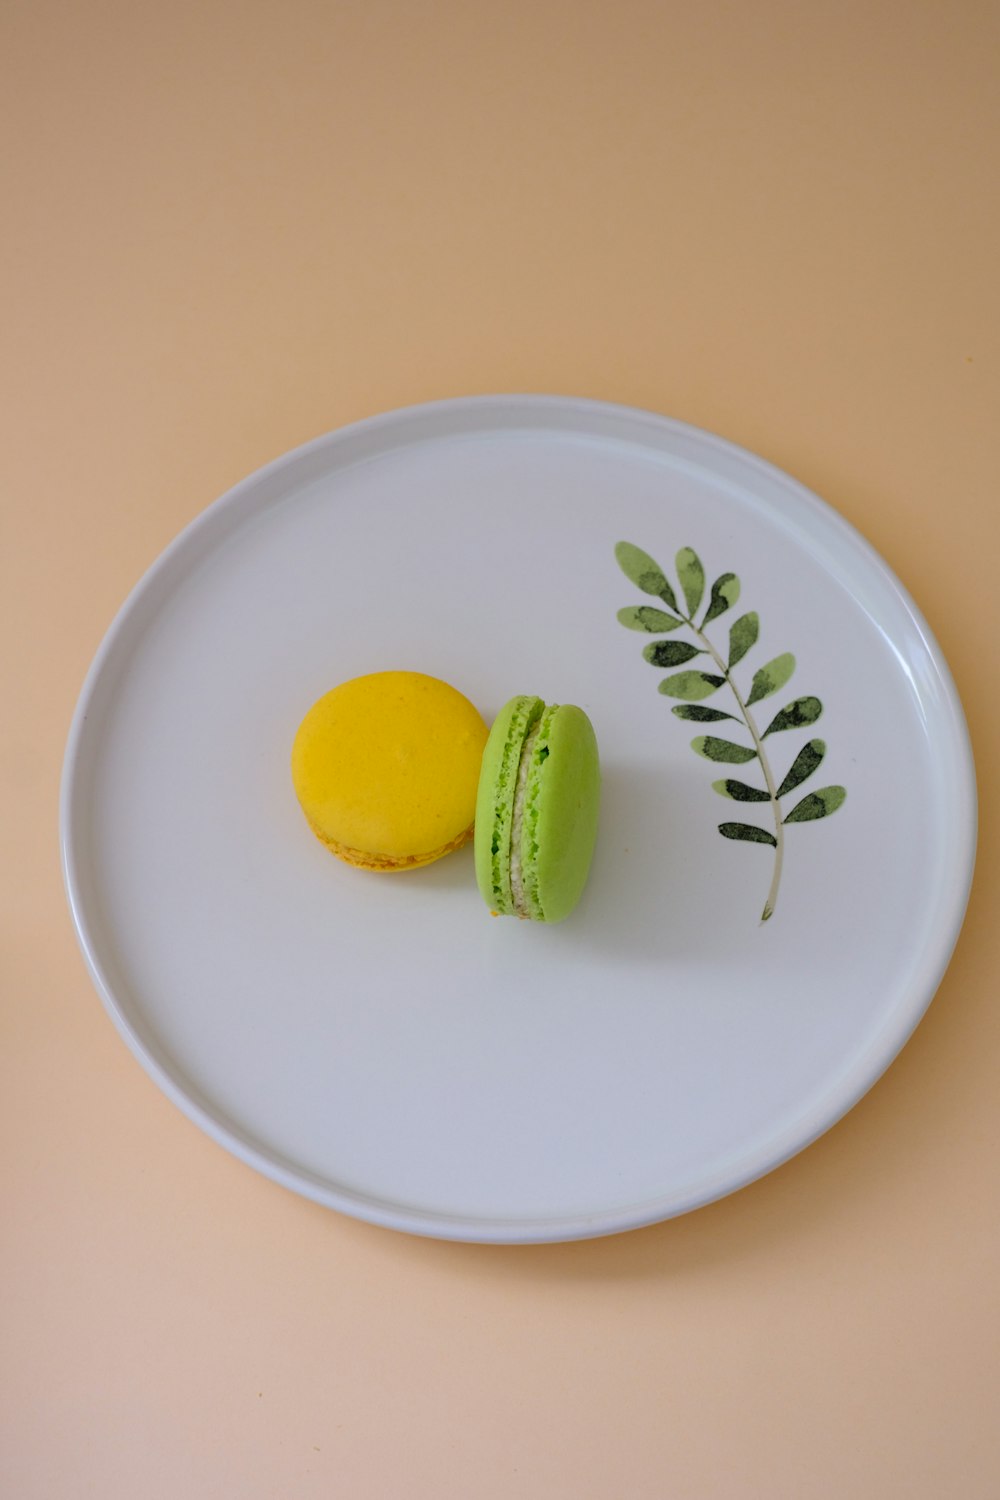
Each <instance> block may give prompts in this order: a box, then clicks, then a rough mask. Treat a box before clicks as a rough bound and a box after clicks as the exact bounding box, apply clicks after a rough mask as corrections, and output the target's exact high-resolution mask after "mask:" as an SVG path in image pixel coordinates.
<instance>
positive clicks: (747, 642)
mask: <svg viewBox="0 0 1000 1500" xmlns="http://www.w3.org/2000/svg"><path fill="white" fill-rule="evenodd" d="M619 618H621V617H620V616H619ZM759 634H760V620H759V618H758V617H757V615H756V614H754V613H753V612H752V611H751V613H750V614H748V615H740V617H739V619H738V620H734V621H733V623H732V625H730V627H729V665H730V666H731V667H735V665H736V663H737V662H738V661H742V660H743V658H744V656H746V654H747V652H748V651H749V650H750V647H751V646H754V645H756V643H757V636H758V635H759Z"/></svg>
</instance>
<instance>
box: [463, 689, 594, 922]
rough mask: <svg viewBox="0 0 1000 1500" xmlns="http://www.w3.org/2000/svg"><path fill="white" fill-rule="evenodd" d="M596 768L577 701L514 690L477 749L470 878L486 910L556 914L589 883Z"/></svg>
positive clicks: (590, 731) (563, 913)
mask: <svg viewBox="0 0 1000 1500" xmlns="http://www.w3.org/2000/svg"><path fill="white" fill-rule="evenodd" d="M600 793H601V771H600V763H599V761H598V756H597V739H596V736H595V734H594V727H593V725H592V724H591V722H590V720H589V719H588V718H587V715H586V714H585V713H584V712H583V709H582V708H575V707H574V706H573V705H572V704H562V705H560V704H557V703H554V704H550V705H549V706H548V707H546V705H545V704H544V703H543V702H542V700H541V698H533V697H530V696H522V697H518V698H512V699H511V700H510V702H509V703H507V704H505V705H504V707H503V708H502V709H501V710H500V712H499V714H498V715H497V718H496V721H495V723H494V725H493V728H492V729H491V730H490V735H489V739H488V740H487V741H486V749H485V750H484V752H483V763H482V770H481V771H480V775H479V794H478V798H477V801H476V834H475V850H476V880H477V881H478V883H479V889H480V891H481V892H482V895H483V899H484V901H485V902H486V904H487V906H489V907H490V909H491V910H492V911H495V912H498V913H500V914H501V915H504V916H514V917H526V918H529V919H531V920H532V921H535V922H561V921H562V920H563V918H564V917H568V916H569V914H570V912H571V911H572V910H573V908H574V906H575V905H576V903H577V902H578V901H579V899H580V896H581V894H582V892H583V888H584V886H585V885H586V883H587V875H588V873H589V871H590V861H591V858H592V856H593V852H594V843H595V840H596V838H597V814H598V808H599V805H600Z"/></svg>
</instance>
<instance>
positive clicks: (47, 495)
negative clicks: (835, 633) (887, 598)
mask: <svg viewBox="0 0 1000 1500" xmlns="http://www.w3.org/2000/svg"><path fill="white" fill-rule="evenodd" d="M998 45H1000V10H998V8H997V6H996V5H995V4H993V5H988V4H979V3H975V0H971V3H968V4H963V5H961V6H959V7H958V8H957V9H953V10H951V11H948V12H945V11H944V10H943V9H941V8H940V7H935V6H931V5H927V4H918V5H915V6H910V7H902V6H899V5H893V4H890V3H888V0H876V3H875V4H874V5H861V4H853V3H852V4H848V5H845V6H840V7H832V6H828V7H820V8H818V9H815V8H814V9H809V8H803V7H801V6H797V5H792V4H790V3H781V0H763V3H762V4H761V5H758V6H755V7H744V6H739V5H736V4H715V3H712V4H709V5H705V6H691V5H680V4H677V3H674V0H669V3H667V4H664V5H656V4H653V3H650V0H625V3H624V4H620V5H617V6H611V5H610V4H607V3H600V4H591V3H587V4H583V5H579V6H572V5H570V4H568V3H566V4H554V3H543V4H541V5H529V4H526V3H523V0H515V3H514V4H512V5H508V6H506V7H489V6H486V5H484V4H473V5H459V4H457V3H435V0H432V3H430V4H427V5H424V6H416V5H406V4H404V3H402V0H392V3H380V0H375V3H371V4H366V5H361V4H356V5H353V6H347V5H344V6H329V5H320V4H318V3H312V4H311V3H307V0H292V3H291V4H289V5H286V6H283V7H281V6H278V5H276V4H273V3H271V4H265V3H256V0H251V3H250V4H248V5H244V6H237V5H235V4H231V3H223V0H208V3H207V4H205V5H200V6H196V5H194V4H189V3H187V0H184V3H182V4H180V5H177V6H173V7H159V8H154V7H150V6H143V5H140V6H138V7H135V6H127V5H125V4H123V3H122V0H108V3H106V4H99V5H96V6H90V7H82V6H77V7H70V8H66V7H60V6H56V5H54V4H51V3H50V0H42V3H40V4H37V5H34V6H32V7H28V6H26V5H22V6H16V7H12V8H10V9H8V11H7V13H6V14H5V15H4V16H3V18H2V19H0V59H2V61H0V68H2V70H3V73H2V76H3V84H4V86H3V88H2V89H0V113H2V117H3V125H4V138H5V141H6V143H7V150H6V153H5V158H4V164H3V166H2V168H0V173H2V178H0V186H2V195H3V202H4V204H5V207H6V210H7V212H6V233H5V235H4V236H3V238H2V241H0V266H2V270H3V285H4V288H5V292H6V296H5V318H4V334H3V338H2V340H0V392H2V401H3V411H4V415H5V421H4V424H3V431H2V436H0V535H2V541H3V546H2V548H0V625H2V628H3V638H4V642H5V649H4V650H3V651H2V652H0V674H2V675H0V682H2V687H3V702H4V713H3V716H2V718H0V797H2V828H3V836H4V848H5V858H4V860H3V862H2V865H0V910H2V912H3V934H2V937H0V1014H2V1021H3V1048H2V1053H0V1056H2V1064H0V1066H2V1068H3V1078H2V1082H0V1109H2V1116H3V1128H2V1134H0V1151H2V1153H3V1156H2V1176H0V1182H2V1198H0V1213H2V1225H3V1227H2V1231H0V1271H2V1285H3V1292H2V1294H0V1296H2V1302H0V1374H2V1379H3V1401H2V1408H0V1409H2V1415H0V1491H2V1493H3V1494H4V1495H7V1494H9V1495H11V1496H17V1497H19V1500H22V1497H23V1500H49V1497H52V1500H64V1497H65V1500H75V1497H77V1496H79V1497H84V1496H86V1497H89V1496H100V1497H102V1500H117V1497H123V1500H124V1497H126V1496H127V1497H132V1496H135V1495H142V1496H144V1497H147V1500H167V1497H171V1500H172V1497H174V1496H176V1495H178V1494H184V1495H186V1496H190V1497H192V1500H209V1497H216V1496H230V1495H232V1496H240V1497H241V1500H242V1497H247V1500H265V1497H268V1500H270V1497H281V1500H284V1497H295V1500H298V1497H309V1496H324V1497H325V1496H329V1495H332V1494H336V1495H345V1496H350V1497H352V1500H353V1497H357V1500H381V1497H384V1496H397V1495H398V1496H406V1497H407V1500H424V1497H427V1500H430V1497H435V1500H437V1497H449V1500H450V1497H456V1500H459V1497H461V1500H465V1497H476V1500H480V1497H482V1500H501V1497H504V1500H506V1497H508V1496H524V1497H530V1500H543V1497H545V1500H549V1497H558V1500H563V1497H565V1500H604V1497H609V1496H623V1497H629V1500H647V1497H648V1500H660V1497H663V1496H667V1495H669V1496H671V1497H673V1496H676V1497H678V1500H680V1497H684V1500H758V1497H759V1500H765V1497H766V1500H841V1497H843V1496H851V1497H859V1500H869V1497H872V1500H874V1497H882V1496H887V1495H895V1494H900V1495H902V1494H906V1495H907V1496H912V1497H916V1500H939V1497H952V1496H954V1497H956V1500H957V1497H961V1500H994V1497H995V1496H996V1494H997V1493H998V1492H1000V1457H998V1453H997V1447H996V1442H995V1438H994V1435H993V1427H994V1410H993V1408H994V1405H995V1398H994V1393H995V1389H996V1381H997V1375H998V1347H1000V1297H998V1293H997V1278H996V1265H997V1259H998V1256H1000V1213H998V1195H997V1171H996V1153H997V1138H998V1134H1000V1103H998V1091H997V1088H996V1076H997V1065H998V1061H1000V1029H998V1026H997V1021H996V1007H995V1003H994V993H995V983H996V982H995V976H996V972H997V969H996V966H997V959H998V948H1000V937H998V935H997V932H996V923H995V921H994V919H993V913H992V901H993V900H994V899H995V889H996V881H997V859H996V855H995V852H994V847H993V837H992V836H993V832H994V828H995V823H996V796H995V793H994V789H993V785H992V778H991V767H992V763H993V760H994V758H995V756H996V754H997V752H998V748H1000V712H998V707H997V703H998V698H997V681H996V668H995V665H994V652H993V650H992V646H991V642H992V640H993V639H994V637H995V635H996V633H997V628H998V627H1000V606H998V604H997V595H996V589H995V586H994V576H993V575H994V572H995V567H994V548H995V547H996V545H997V541H998V539H1000V526H998V521H997V509H996V474H997V470H998V468H1000V440H998V423H997V412H998V409H1000V377H998V371H997V360H998V354H1000V340H998V332H1000V328H998V310H1000V309H998V298H997V290H996V264H997V260H998V254H1000V214H998V208H997V195H996V167H997V161H998V160H1000V108H998V104H997V101H998V98H1000V68H998V66H997V57H998V55H1000V53H998ZM492 392H539V393H554V394H560V395H566V396H580V397H587V398H595V399H599V400H604V401H611V402H617V403H623V404H625V405H629V406H634V407H639V408H644V409H647V410H650V411H654V412H659V413H663V414H665V415H668V416H671V417H675V418H679V419H681V420H682V421H685V422H689V423H692V424H694V425H695V426H698V427H701V428H704V429H707V430H708V431H710V432H714V433H718V434H721V435H722V436H723V437H725V438H728V439H730V440H732V441H734V442H736V443H739V444H742V445H743V446H744V447H746V448H747V449H749V450H751V451H752V452H754V453H756V454H759V455H760V456H761V457H763V458H764V459H766V460H769V461H770V462H771V463H773V464H776V465H778V466H779V467H780V468H781V469H783V470H785V471H787V472H788V473H789V474H791V475H792V476H794V477H795V478H796V479H798V480H800V481H801V482H803V483H804V484H805V485H807V486H808V487H809V488H810V489H812V490H814V491H815V492H816V493H817V494H819V495H820V496H822V498H823V499H824V500H826V501H827V502H828V503H829V504H830V505H832V506H833V507H834V508H835V510H837V511H838V512H839V513H840V514H841V515H842V516H843V517H845V518H846V519H847V520H848V521H850V522H851V523H853V524H854V525H855V526H856V527H858V528H859V529H860V531H861V532H862V533H863V534H864V535H865V536H866V537H867V538H868V540H869V541H870V542H871V543H872V544H873V545H874V546H875V547H876V548H877V549H878V551H879V552H880V553H881V555H882V556H883V557H884V558H885V560H886V561H887V562H888V564H889V565H890V567H891V568H893V569H894V570H895V572H896V573H897V574H898V575H899V577H900V579H901V580H902V582H903V584H904V585H905V586H906V588H907V589H909V590H910V592H911V593H912V595H913V596H914V598H915V600H916V602H917V604H918V605H919V607H920V608H921V610H922V611H923V612H924V614H925V615H926V617H927V619H928V621H929V624H930V626H931V628H932V630H933V631H934V633H935V635H936V637H937V639H938V641H939V643H940V645H941V647H942V649H943V651H944V654H945V656H946V658H947V661H948V664H949V666H950V668H951V670H952V673H953V674H954V678H955V681H956V684H957V687H958V690H959V693H960V694H961V697H962V701H963V704H964V707H965V712H966V715H967V719H968V724H969V728H970V731H971V735H972V741H973V747H974V750H975V754H976V761H977V768H978V780H979V797H980V847H979V856H978V865H977V870H976V877H975V882H974V885H973V891H972V898H971V902H970V905H969V909H968V914H967V918H966V922H965V926H964V929H963V932H962V935H961V937H960V939H959V942H958V946H957V948H956V950H955V953H954V957H953V959H952V962H951V965H950V967H949V969H948V971H947V974H946V976H945V978H944V981H943V983H942V985H941V987H940V989H939V991H938V994H937V997H936V999H935V1000H934V1002H933V1003H932V1005H931V1007H930V1010H929V1011H928V1013H927V1015H926V1017H925V1018H924V1019H923V1021H922V1022H921V1024H920V1025H919V1027H918V1028H917V1030H916V1032H915V1034H914V1035H913V1037H912V1039H911V1040H910V1041H909V1043H908V1044H907V1045H906V1047H905V1048H904V1050H903V1052H902V1053H901V1054H900V1056H899V1057H898V1058H897V1060H896V1061H895V1062H894V1063H893V1064H892V1066H891V1067H890V1068H889V1070H888V1071H887V1072H886V1074H885V1075H884V1076H883V1077H882V1078H881V1080H880V1081H879V1082H878V1083H877V1084H876V1085H875V1087H874V1088H873V1089H872V1090H871V1092H870V1093H868V1094H867V1095H866V1096H865V1097H864V1098H863V1099H862V1100H861V1102H860V1103H859V1104H858V1105H857V1106H856V1107H855V1108H854V1109H853V1110H852V1111H851V1112H850V1113H849V1114H848V1115H847V1116H846V1117H845V1118H844V1119H843V1120H841V1121H840V1123H839V1124H837V1125H836V1126H834V1128H833V1129H832V1130H830V1131H829V1132H828V1133H826V1134H824V1135H823V1136H822V1137H821V1138H820V1139H819V1140H818V1141H817V1142H816V1143H815V1144H813V1145H812V1146H810V1147H809V1148H808V1149H806V1150H805V1151H804V1152H802V1153H801V1154H799V1155H797V1156H795V1157H794V1158H793V1159H792V1160H790V1161H788V1162H787V1163H785V1165H783V1166H781V1167H779V1168H778V1169H777V1170H775V1171H773V1172H772V1173H770V1174H769V1175H768V1176H765V1177H763V1178H761V1179H760V1180H758V1181H756V1182H754V1183H753V1184H751V1185H750V1186H748V1187H746V1188H744V1189H742V1190H741V1191H739V1192H737V1193H736V1194H734V1195H732V1196H730V1197H727V1198H724V1199H722V1200H721V1201H719V1202H716V1203H713V1204H710V1205H709V1206H707V1207H703V1208H701V1209H698V1210H697V1211H695V1212H692V1213H689V1214H686V1215H683V1216H681V1217H678V1218H674V1219H671V1220H669V1221H667V1222H665V1223H661V1224H658V1225H654V1226H653V1227H650V1228H645V1229H639V1230H635V1231H633V1232H630V1233H627V1234H621V1235H615V1236H611V1237H608V1238H602V1239H598V1240H592V1241H584V1242H580V1243H573V1244H550V1245H534V1246H527V1247H526V1246H500V1245H467V1244H461V1243H444V1242H442V1241H437V1240H432V1239H422V1238H417V1237H415V1236H412V1235H408V1234H404V1233H399V1232H396V1231H393V1230H390V1229H386V1228H379V1227H375V1226H374V1225H370V1224H365V1223H361V1222H357V1221H356V1220H353V1219H351V1218H347V1217H344V1216H342V1215H340V1214H338V1213H336V1212H334V1211H333V1210H331V1209H329V1208H326V1207H323V1206H321V1205H320V1204H317V1203H313V1202H310V1201H307V1200H306V1199H305V1198H302V1197H299V1196H298V1195H296V1194H294V1193H292V1192H289V1191H288V1190H287V1189H285V1188H283V1187H281V1186H280V1185H278V1184H277V1183H276V1182H273V1181H271V1180H268V1179H267V1178H265V1177H264V1176H261V1175H259V1174H258V1173H256V1172H254V1171H253V1170H252V1169H251V1168H250V1167H249V1166H247V1165H246V1164H245V1163H244V1162H242V1161H239V1160H237V1159H236V1158H234V1157H233V1156H232V1155H230V1154H229V1153H228V1152H226V1151H225V1150H223V1149H221V1148H220V1146H219V1145H218V1144H217V1143H216V1142H215V1141H213V1140H212V1139H210V1138H209V1137H208V1135H206V1134H203V1133H202V1132H201V1131H199V1130H198V1129H197V1128H196V1126H195V1125H194V1124H193V1123H192V1122H191V1121H190V1120H189V1119H187V1118H186V1117H185V1116H184V1114H183V1113H181V1111H180V1110H178V1109H177V1108H176V1107H175V1105H174V1104H173V1103H172V1102H171V1101H170V1100H169V1099H168V1098H167V1097H166V1096H165V1095H164V1094H163V1093H161V1092H160V1091H159V1090H158V1089H157V1088H156V1086H155V1084H154V1083H153V1082H152V1081H151V1080H150V1078H149V1077H148V1076H147V1075H146V1074H145V1073H144V1072H143V1071H142V1069H141V1068H140V1067H139V1066H138V1064H137V1063H136V1061H135V1060H134V1058H133V1057H132V1056H131V1054H130V1053H129V1051H128V1050H127V1049H126V1047H125V1046H124V1045H123V1043H122V1040H121V1038H120V1037H119V1036H118V1034H117V1033H116V1031H115V1029H114V1027H113V1026H112V1024H111V1022H110V1020H109V1018H108V1016H107V1015H106V1013H105V1011H104V1009H103V1008H102V1006H101V1003H100V1000H99V998H98V996H97V994H96V992H95V990H94V987H93V984H92V983H91V980H90V977H89V976H88V973H87V970H86V968H85V965H84V962H83V959H82V957H81V955H80V952H79V949H78V946H77V943H76V939H75V936H74V932H73V927H72V922H71V920H70V916H69V912H68V909H67V903H66V899H65V895H64V891H63V884H62V876H61V871H60V858H59V828H58V798H59V780H60V772H61V769H62V762H63V755H64V750H65V746H66V740H67V735H68V733H69V728H70V722H71V719H72V715H73V711H74V707H75V704H76V701H77V698H78V695H79V693H80V689H81V686H82V683H83V680H84V676H85V674H86V672H87V669H88V666H89V664H90V662H91V660H92V658H93V656H94V654H95V652H96V651H97V649H98V647H99V645H100V643H101V640H102V638H103V636H104V634H105V631H106V630H107V628H108V626H109V625H110V623H111V620H112V619H113V617H114V615H115V613H116V611H117V609H118V608H119V606H120V605H121V603H122V601H123V599H124V598H125V596H126V595H127V594H128V592H129V590H130V589H131V588H132V587H133V585H134V584H135V583H136V581H137V579H138V578H139V577H140V576H141V575H142V573H143V572H144V570H145V569H146V568H147V567H148V566H149V565H150V564H151V563H153V562H154V560H155V559H156V558H157V557H158V555H159V554H160V553H161V552H162V550H163V549H164V547H166V546H167V545H168V544H169V543H170V542H171V540H172V539H173V538H174V537H175V536H176V535H177V533H178V532H180V531H181V530H182V528H183V527H184V526H185V525H187V524H188V523H189V522H190V521H192V520H193V519H194V518H195V517H196V516H198V515H199V514H200V513H201V512H202V511H203V510H204V509H205V507H206V506H207V505H208V504H210V502H211V501H212V500H214V499H215V498H216V497H217V496H218V495H220V494H221V493H223V492H224V491H226V490H228V489H229V488H230V487H231V486H232V485H234V484H235V483H237V481H239V480H240V479H242V478H244V476H246V475H247V474H249V473H251V472H252V471H253V470H255V469H257V468H258V467H260V466H261V465H262V464H265V463H267V462H269V461H270V460H272V459H274V458H277V457H278V456H279V455H281V454H282V453H284V452H286V451H287V450H289V449H291V448H293V447H295V446H297V445H299V444H301V443H303V442H306V441H307V440H309V439H312V438H315V437H317V436H319V435H320V434H322V433H325V432H327V431H329V430H331V429H333V428H337V427H340V426H342V425H343V424H346V423H349V422H352V421H355V420H357V419H359V418H363V417H367V416H371V415H374V414H376V413H378V412H382V411H386V410H389V409H392V408H396V407H401V406H406V405H410V404H414V403H419V402H425V401H432V400H437V399H441V398H447V397H454V396H467V395H477V394H486V393H492ZM610 519H611V520H613V516H612V517H611V518H610ZM637 540H641V539H637ZM680 540H681V541H686V540H687V538H681V539H680ZM373 568H374V571H375V572H376V573H377V560H376V562H375V563H373ZM469 588H470V584H469V581H468V579H463V580H462V593H463V595H464V594H466V593H468V592H469ZM621 602H622V603H624V602H626V595H625V594H623V598H622V601H621ZM380 607H383V608H388V609H391V608H392V600H388V601H385V602H384V603H382V604H380ZM433 608H434V609H435V610H437V611H441V612H443V611H445V610H446V601H442V600H440V599H435V600H434V602H433ZM311 649H315V648H311ZM331 685H332V684H331ZM528 686H529V687H530V684H529V685H528ZM520 688H521V684H520V683H518V684H515V686H514V688H513V689H512V690H519V689H520ZM668 727H669V726H668ZM903 759H905V757H903ZM886 774H887V775H891V774H892V768H891V767H887V768H886ZM150 795H151V796H152V797H154V798H155V795H156V794H155V788H151V789H150ZM250 815H252V814H250ZM932 817H933V809H922V808H920V807H917V806H915V807H914V808H913V819H914V826H915V828H917V829H919V826H920V822H921V819H923V818H927V819H930V818H932ZM155 824H156V820H155V819H151V827H155ZM917 843H918V844H919V840H917ZM149 858H150V860H151V861H155V859H156V848H155V845H154V844H153V842H152V841H151V846H150V849H149ZM394 878H395V877H394ZM401 878H402V877H401ZM567 931H568V929H567Z"/></svg>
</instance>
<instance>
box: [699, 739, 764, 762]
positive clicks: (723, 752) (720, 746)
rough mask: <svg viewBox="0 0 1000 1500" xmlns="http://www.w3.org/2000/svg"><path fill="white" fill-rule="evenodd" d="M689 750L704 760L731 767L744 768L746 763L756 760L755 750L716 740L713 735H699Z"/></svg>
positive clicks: (728, 741) (727, 741) (729, 741)
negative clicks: (716, 761)
mask: <svg viewBox="0 0 1000 1500" xmlns="http://www.w3.org/2000/svg"><path fill="white" fill-rule="evenodd" d="M691 749H692V750H696V751H697V753H698V754H699V755H703V756H704V757H705V759H706V760H719V761H723V762H724V763H725V764H728V765H731V766H745V765H746V763H747V761H749V760H756V759H757V752H756V750H748V749H747V747H746V746H745V745H734V744H733V743H732V741H731V740H720V739H717V738H716V736H715V735H714V734H699V735H696V736H695V738H694V739H693V740H692V741H691Z"/></svg>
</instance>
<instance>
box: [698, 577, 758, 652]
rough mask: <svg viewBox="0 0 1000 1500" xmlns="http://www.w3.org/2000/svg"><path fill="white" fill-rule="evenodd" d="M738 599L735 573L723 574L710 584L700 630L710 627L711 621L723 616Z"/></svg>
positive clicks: (738, 592)
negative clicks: (710, 589) (710, 588)
mask: <svg viewBox="0 0 1000 1500" xmlns="http://www.w3.org/2000/svg"><path fill="white" fill-rule="evenodd" d="M739 597H740V580H739V579H738V578H737V576H736V574H735V573H723V574H722V575H721V577H719V578H717V579H716V580H715V582H714V583H713V584H712V592H711V594H710V595H709V600H708V609H707V610H706V611H705V618H704V619H703V620H702V622H701V627H702V629H703V630H704V628H705V626H706V625H711V623H712V621H713V620H717V619H718V618H719V616H720V615H724V614H725V612H726V610H727V609H729V608H730V607H731V606H732V605H733V604H735V603H736V601H737V599H738V598H739ZM755 618H756V617H755ZM755 639H756V637H755Z"/></svg>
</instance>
